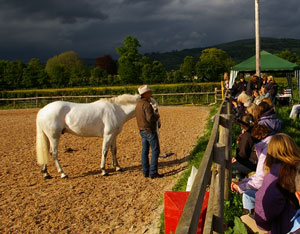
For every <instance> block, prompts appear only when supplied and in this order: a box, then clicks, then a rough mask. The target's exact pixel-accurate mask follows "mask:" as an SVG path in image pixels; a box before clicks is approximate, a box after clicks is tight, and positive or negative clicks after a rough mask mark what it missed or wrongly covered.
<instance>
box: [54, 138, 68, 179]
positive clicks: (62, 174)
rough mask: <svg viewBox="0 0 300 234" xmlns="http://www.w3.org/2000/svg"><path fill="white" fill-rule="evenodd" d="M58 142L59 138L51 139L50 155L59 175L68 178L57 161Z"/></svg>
mask: <svg viewBox="0 0 300 234" xmlns="http://www.w3.org/2000/svg"><path fill="white" fill-rule="evenodd" d="M58 140H59V137H57V138H55V139H54V138H52V139H50V154H51V156H52V158H53V160H54V162H55V165H56V168H57V171H58V173H61V178H67V177H68V176H67V174H65V173H64V171H63V169H62V167H61V165H60V163H59V161H58V159H57V154H58Z"/></svg>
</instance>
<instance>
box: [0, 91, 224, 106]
mask: <svg viewBox="0 0 300 234" xmlns="http://www.w3.org/2000/svg"><path fill="white" fill-rule="evenodd" d="M221 95H222V92H221V90H218V89H217V88H215V91H214V92H195V93H165V94H153V97H155V98H158V99H159V100H157V101H158V103H159V104H160V105H164V104H169V103H168V100H167V99H169V98H170V97H172V96H181V97H183V99H184V101H183V102H182V103H176V102H175V103H174V102H173V104H183V103H184V104H195V103H193V101H191V102H189V97H192V96H194V97H200V96H204V97H205V98H204V100H205V101H204V102H203V103H206V104H210V103H217V101H220V100H222V98H221ZM113 96H115V95H90V96H51V97H28V98H1V99H0V106H3V105H9V104H11V105H12V107H13V108H16V107H17V106H24V105H30V106H35V107H39V106H40V105H45V104H47V103H49V102H52V101H57V100H62V101H63V100H66V101H72V100H75V101H76V102H85V103H89V102H92V101H96V100H98V99H100V98H110V97H113ZM211 96H213V98H209V97H211ZM211 100H213V101H212V102H211Z"/></svg>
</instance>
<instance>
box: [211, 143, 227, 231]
mask: <svg viewBox="0 0 300 234" xmlns="http://www.w3.org/2000/svg"><path fill="white" fill-rule="evenodd" d="M225 148H226V146H225V145H223V144H220V143H217V144H215V147H214V161H215V170H216V178H215V193H214V217H213V229H214V233H222V234H223V233H224V226H223V225H224V189H223V187H224V174H225V158H224V155H225V151H226V149H225Z"/></svg>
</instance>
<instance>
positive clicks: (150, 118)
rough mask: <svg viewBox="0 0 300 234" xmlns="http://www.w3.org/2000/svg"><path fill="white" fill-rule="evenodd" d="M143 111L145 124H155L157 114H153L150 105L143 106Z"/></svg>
mask: <svg viewBox="0 0 300 234" xmlns="http://www.w3.org/2000/svg"><path fill="white" fill-rule="evenodd" d="M144 111H145V117H146V120H147V122H149V123H153V122H156V121H157V120H158V119H159V114H155V113H154V110H153V108H152V106H151V105H150V103H149V105H144Z"/></svg>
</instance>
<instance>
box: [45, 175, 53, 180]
mask: <svg viewBox="0 0 300 234" xmlns="http://www.w3.org/2000/svg"><path fill="white" fill-rule="evenodd" d="M44 179H45V180H50V179H52V176H51V175H49V174H47V175H44Z"/></svg>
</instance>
